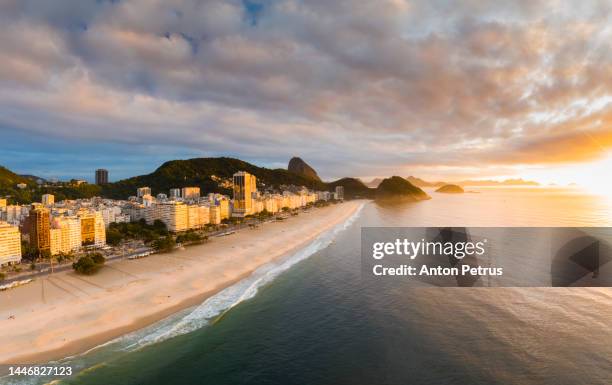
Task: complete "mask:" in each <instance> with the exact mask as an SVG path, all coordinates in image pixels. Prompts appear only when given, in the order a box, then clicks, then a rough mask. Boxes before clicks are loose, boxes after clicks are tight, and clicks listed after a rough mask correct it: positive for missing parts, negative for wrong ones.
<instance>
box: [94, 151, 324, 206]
mask: <svg viewBox="0 0 612 385" xmlns="http://www.w3.org/2000/svg"><path fill="white" fill-rule="evenodd" d="M237 171H246V172H248V173H250V174H253V175H255V176H256V177H257V184H258V187H259V188H262V187H271V186H274V187H278V186H280V185H290V184H292V185H298V186H306V187H308V188H310V189H315V190H325V189H326V187H327V186H326V184H325V183H323V182H321V181H317V180H313V179H312V178H308V177H306V176H303V175H299V174H295V173H292V172H289V171H288V170H284V169H269V168H265V167H258V166H255V165H253V164H251V163H248V162H245V161H242V160H240V159H235V158H226V157H221V158H195V159H187V160H172V161H169V162H166V163H164V164H162V165H161V166H160V167H159V168H158V169H157V170H155V171H153V172H152V173H151V174H147V175H141V176H136V177H132V178H129V179H124V180H121V181H118V182H115V183H109V184H108V185H105V186H103V188H102V195H103V196H105V197H109V198H115V199H126V198H127V197H128V196H130V195H135V194H136V189H137V188H138V187H142V186H148V187H151V190H152V193H153V194H154V195H155V194H158V193H165V194H167V193H168V190H169V189H171V188H181V187H191V186H193V187H200V189H201V190H202V192H203V193H204V192H206V193H209V192H220V193H225V194H230V189H229V188H228V186H227V184H225V187H224V182H231V179H232V175H234V173H235V172H237Z"/></svg>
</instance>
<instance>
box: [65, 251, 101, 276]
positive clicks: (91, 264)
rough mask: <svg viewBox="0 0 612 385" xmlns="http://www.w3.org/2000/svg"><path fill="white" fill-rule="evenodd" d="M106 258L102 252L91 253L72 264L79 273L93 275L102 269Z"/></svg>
mask: <svg viewBox="0 0 612 385" xmlns="http://www.w3.org/2000/svg"><path fill="white" fill-rule="evenodd" d="M105 262H106V259H105V258H104V256H103V255H102V254H100V253H89V254H86V255H84V256H82V257H81V258H79V260H78V261H76V262H75V263H73V264H72V268H73V269H74V270H75V271H76V272H77V273H79V274H86V275H91V274H94V273H95V272H97V271H98V270H100V268H101V267H102V266H104V263H105Z"/></svg>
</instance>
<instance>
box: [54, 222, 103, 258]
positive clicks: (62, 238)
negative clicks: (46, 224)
mask: <svg viewBox="0 0 612 385" xmlns="http://www.w3.org/2000/svg"><path fill="white" fill-rule="evenodd" d="M51 227H52V228H51V254H56V253H59V252H62V253H66V254H68V253H71V252H73V251H77V250H79V249H80V248H81V244H82V241H81V221H80V220H79V218H77V217H56V218H53V220H52V221H51ZM54 230H55V232H59V237H58V235H57V234H53V232H54ZM93 238H94V242H95V222H94V237H93ZM54 251H55V252H54Z"/></svg>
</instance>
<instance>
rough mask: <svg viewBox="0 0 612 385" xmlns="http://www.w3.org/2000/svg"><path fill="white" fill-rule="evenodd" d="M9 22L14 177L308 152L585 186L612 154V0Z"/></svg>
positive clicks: (330, 165)
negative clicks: (182, 160) (203, 157)
mask: <svg viewBox="0 0 612 385" xmlns="http://www.w3.org/2000/svg"><path fill="white" fill-rule="evenodd" d="M0 36H2V37H1V38H0V52H2V60H0V137H1V138H2V140H0V164H1V165H4V166H6V167H8V168H10V169H12V170H15V171H17V172H19V173H29V174H35V175H39V176H42V177H58V178H62V179H66V178H73V177H76V178H86V179H89V180H91V179H92V178H93V171H94V169H95V168H99V167H102V168H106V169H108V170H109V171H110V179H111V180H118V179H121V178H125V177H129V176H133V175H138V174H143V173H148V172H151V171H153V170H154V169H155V168H157V167H158V166H159V165H161V164H162V163H163V162H164V161H166V160H171V159H186V158H193V157H202V156H233V157H238V158H240V159H243V160H247V161H250V162H253V163H255V164H258V165H261V166H267V167H286V165H287V162H288V160H289V158H290V157H292V156H300V157H302V158H303V159H304V160H306V161H307V162H308V163H309V164H311V165H312V166H313V167H314V168H315V169H316V170H317V171H318V173H319V174H320V175H321V176H322V177H323V178H324V179H333V178H337V177H342V176H358V177H362V178H364V179H368V178H371V177H375V176H390V175H402V176H408V175H416V176H419V177H422V178H426V179H438V180H439V179H444V180H460V179H467V178H472V179H474V178H476V179H482V178H496V179H498V178H505V177H512V178H514V177H525V178H535V179H538V180H540V181H543V182H546V183H548V182H558V183H570V182H574V181H576V182H579V183H580V182H581V181H582V180H585V178H587V177H586V176H585V175H588V174H592V172H591V171H594V172H600V171H596V170H603V171H601V172H604V173H607V172H608V170H609V168H608V166H612V162H611V161H610V159H612V158H610V154H611V152H610V151H611V150H612V47H611V45H612V43H610V42H612V3H610V2H609V1H590V0H580V1H566V0H556V1H536V0H526V1H523V0H517V1H511V2H509V1H491V2H483V1H477V0H466V1H450V0H446V1H442V0H422V1H421V0H418V1H417V0H415V1H412V0H386V1H383V0H380V1H359V0H355V1H346V0H337V1H328V0H309V1H297V0H278V1H255V0H248V1H247V0H244V1H232V0H227V1H220V0H209V1H193V0H147V1H145V0H124V1H122V0H118V1H102V0H99V1H85V0H55V1H45V0H39V1H30V0H4V1H2V2H0ZM592 177H593V176H592V175H588V178H591V179H592ZM602 177H603V175H602Z"/></svg>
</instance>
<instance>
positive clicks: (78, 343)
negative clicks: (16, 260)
mask: <svg viewBox="0 0 612 385" xmlns="http://www.w3.org/2000/svg"><path fill="white" fill-rule="evenodd" d="M364 204H365V203H364V201H349V202H345V203H343V204H341V205H334V206H330V207H326V208H322V209H316V210H313V211H312V212H310V213H305V214H301V215H300V216H298V217H295V218H291V219H290V220H288V221H284V222H281V223H269V224H265V225H264V226H262V227H261V228H259V229H256V230H246V229H245V230H242V231H240V232H238V233H236V234H235V235H232V236H231V237H223V238H222V239H219V238H216V239H215V240H214V241H213V242H210V243H209V244H204V245H198V246H192V247H189V248H187V249H185V250H181V251H176V252H174V253H171V254H160V255H153V256H151V257H148V258H145V259H142V260H138V261H128V260H124V261H118V262H115V263H112V264H109V265H108V266H107V267H106V268H105V269H104V271H101V272H100V273H99V274H98V275H96V276H93V277H81V276H77V275H75V274H74V273H72V272H64V273H58V274H56V275H54V276H51V277H45V278H43V279H39V280H37V282H35V283H33V284H31V285H27V286H24V287H20V288H16V289H14V290H10V291H7V292H3V293H1V294H0V328H2V329H3V331H5V333H3V334H2V336H0V363H3V364H7V363H20V364H21V363H43V362H48V361H50V360H55V359H60V358H63V357H68V356H71V355H77V354H80V353H82V352H86V351H87V350H90V349H92V348H95V347H97V346H100V345H102V344H104V343H107V342H108V341H111V340H113V339H115V338H118V337H121V336H123V335H126V334H128V333H130V332H134V331H137V330H140V329H143V328H145V327H147V326H150V325H152V324H154V323H156V322H158V321H161V320H163V319H165V318H167V317H169V316H171V315H173V314H175V313H177V312H180V311H182V310H185V309H188V308H191V307H194V306H197V305H201V304H202V303H203V302H205V301H206V300H207V299H208V298H211V297H212V296H214V295H215V294H217V293H219V292H221V291H222V290H224V289H226V288H228V287H231V286H232V285H235V284H237V283H238V282H240V281H242V280H244V279H246V278H248V277H249V276H251V274H253V272H255V271H256V270H258V269H259V268H261V267H262V266H265V265H267V264H270V263H271V262H275V261H278V260H282V259H283V257H285V256H290V255H292V254H294V253H296V252H299V250H300V249H303V248H305V247H307V246H308V245H309V244H310V243H311V242H313V240H316V239H317V237H319V236H321V235H322V234H324V233H325V232H327V231H330V230H332V229H333V228H335V227H336V226H338V225H341V224H342V223H345V222H347V221H348V220H349V219H351V218H352V217H353V216H354V215H356V214H357V213H358V211H359V210H360V208H361V207H363V205H364ZM315 251H316V250H315ZM302 259H303V258H302ZM300 260H301V259H300ZM230 307H231V306H230ZM126 308H129V311H126V310H125V309H126ZM11 315H12V316H14V318H13V319H9V316H11ZM41 319H46V320H47V322H41V321H40V320H41Z"/></svg>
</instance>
